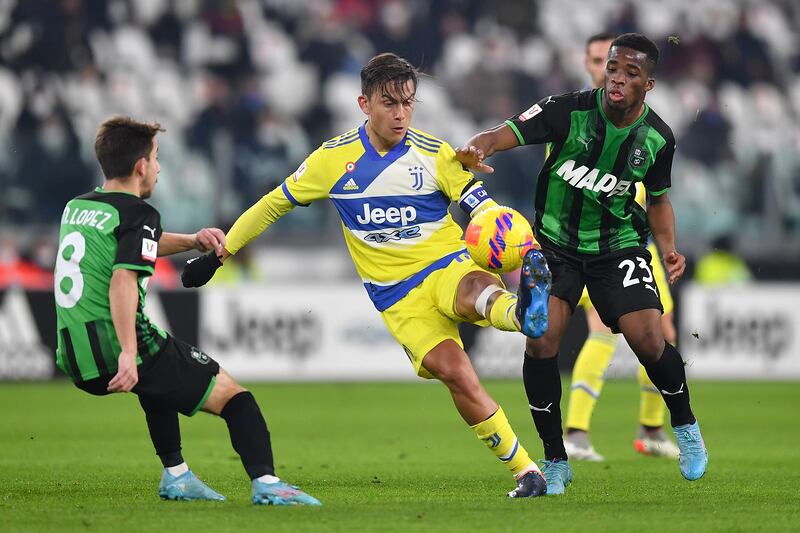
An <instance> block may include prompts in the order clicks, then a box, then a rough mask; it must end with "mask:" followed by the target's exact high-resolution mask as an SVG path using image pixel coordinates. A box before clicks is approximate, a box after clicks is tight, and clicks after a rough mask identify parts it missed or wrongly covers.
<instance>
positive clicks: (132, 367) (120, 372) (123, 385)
mask: <svg viewBox="0 0 800 533" xmlns="http://www.w3.org/2000/svg"><path fill="white" fill-rule="evenodd" d="M117 363H118V365H119V368H118V369H117V373H116V375H114V377H113V378H112V379H111V381H109V382H108V390H109V391H111V392H130V391H131V389H133V388H134V387H135V386H136V384H137V383H139V371H138V370H137V368H136V352H124V351H123V352H121V353H120V354H119V358H118V359H117Z"/></svg>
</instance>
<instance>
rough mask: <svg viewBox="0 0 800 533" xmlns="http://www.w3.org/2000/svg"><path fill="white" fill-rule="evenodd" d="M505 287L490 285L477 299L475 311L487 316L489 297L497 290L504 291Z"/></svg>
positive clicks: (484, 316)
mask: <svg viewBox="0 0 800 533" xmlns="http://www.w3.org/2000/svg"><path fill="white" fill-rule="evenodd" d="M502 290H503V287H501V286H500V285H497V284H493V285H489V286H488V287H486V288H485V289H483V291H481V293H480V294H479V295H478V297H477V298H476V299H475V311H477V312H478V314H479V315H481V316H482V317H483V318H486V306H487V305H489V298H491V296H492V294H494V293H496V292H497V291H502Z"/></svg>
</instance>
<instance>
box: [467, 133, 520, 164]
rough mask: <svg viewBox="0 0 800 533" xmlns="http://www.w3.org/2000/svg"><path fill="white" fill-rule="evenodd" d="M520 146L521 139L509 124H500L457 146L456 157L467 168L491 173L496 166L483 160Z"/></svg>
mask: <svg viewBox="0 0 800 533" xmlns="http://www.w3.org/2000/svg"><path fill="white" fill-rule="evenodd" d="M517 146H519V139H518V138H517V136H516V135H515V134H514V132H513V131H512V130H511V128H510V127H508V125H507V124H500V125H499V126H496V127H494V128H492V129H490V130H486V131H482V132H481V133H478V134H477V135H474V136H473V137H472V138H471V139H469V140H468V141H467V142H466V143H464V146H462V147H461V148H456V159H457V160H458V162H459V163H461V164H462V165H464V167H465V168H468V169H470V170H474V171H476V172H485V173H487V174H491V173H492V172H494V168H493V167H491V166H489V165H487V164H486V163H484V162H483V160H484V159H485V158H487V157H490V156H491V155H492V154H494V153H495V152H502V151H503V150H508V149H509V148H514V147H517Z"/></svg>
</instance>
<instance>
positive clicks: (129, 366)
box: [108, 268, 139, 392]
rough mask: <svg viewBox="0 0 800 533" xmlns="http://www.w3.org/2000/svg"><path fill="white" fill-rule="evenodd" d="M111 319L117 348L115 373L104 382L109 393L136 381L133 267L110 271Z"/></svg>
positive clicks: (136, 303)
mask: <svg viewBox="0 0 800 533" xmlns="http://www.w3.org/2000/svg"><path fill="white" fill-rule="evenodd" d="M108 299H109V305H110V307H111V321H112V322H113V323H114V331H115V332H116V334H117V339H119V344H120V347H121V351H120V353H119V358H118V359H117V364H118V369H117V373H116V375H115V376H114V377H113V378H112V379H111V381H110V382H109V383H108V390H109V391H111V392H129V391H130V390H131V389H133V387H134V386H136V383H138V382H139V373H138V371H137V368H136V352H137V347H136V309H137V307H138V306H139V288H138V274H137V273H136V272H135V271H133V270H127V269H121V268H120V269H117V270H114V272H113V274H111V282H110V283H109V286H108Z"/></svg>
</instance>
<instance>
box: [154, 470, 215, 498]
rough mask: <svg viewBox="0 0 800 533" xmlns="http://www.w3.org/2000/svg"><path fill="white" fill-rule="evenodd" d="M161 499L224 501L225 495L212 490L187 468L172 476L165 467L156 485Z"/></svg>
mask: <svg viewBox="0 0 800 533" xmlns="http://www.w3.org/2000/svg"><path fill="white" fill-rule="evenodd" d="M158 495H159V496H160V497H161V499H162V500H216V501H225V496H223V495H222V494H219V493H218V492H215V491H214V490H212V489H211V488H210V487H209V486H208V485H206V484H205V483H203V482H202V481H201V480H200V478H198V477H197V476H195V475H194V473H193V472H192V471H191V470H189V471H187V472H184V473H183V474H181V475H180V476H173V475H172V474H170V473H169V471H168V470H167V469H166V468H165V469H164V473H163V474H162V475H161V484H160V485H159V486H158Z"/></svg>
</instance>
